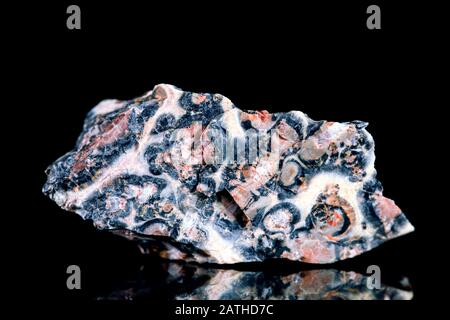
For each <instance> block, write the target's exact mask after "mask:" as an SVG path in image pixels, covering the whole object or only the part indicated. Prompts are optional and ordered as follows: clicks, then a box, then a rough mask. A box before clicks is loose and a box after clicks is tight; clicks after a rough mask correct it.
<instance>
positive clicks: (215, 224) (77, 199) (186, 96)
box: [43, 84, 414, 264]
mask: <svg viewBox="0 0 450 320" xmlns="http://www.w3.org/2000/svg"><path fill="white" fill-rule="evenodd" d="M366 126H367V123H365V122H361V121H352V122H345V123H338V122H329V121H313V120H311V119H310V118H309V117H308V116H307V115H306V114H304V113H302V112H300V111H291V112H287V113H274V114H270V113H269V112H267V111H242V110H240V109H238V108H237V107H235V106H234V105H233V103H232V102H231V101H230V100H229V99H227V98H226V97H224V96H222V95H220V94H196V93H190V92H184V91H181V90H180V89H178V88H176V87H174V86H171V85H165V84H162V85H157V86H156V87H155V88H154V89H153V90H152V91H150V92H148V93H147V94H145V95H144V96H142V97H140V98H137V99H134V100H130V101H118V100H105V101H102V102H100V103H99V104H98V105H97V106H96V107H94V108H93V109H92V110H91V111H90V112H89V113H88V115H87V118H86V120H85V123H84V127H83V132H82V134H81V135H80V137H79V139H78V141H77V144H76V148H75V149H74V150H73V151H71V152H69V153H67V154H66V155H64V156H63V157H61V158H60V159H58V160H56V162H55V163H53V164H52V165H51V166H50V167H49V168H48V169H47V171H46V173H47V175H48V180H47V182H46V184H45V185H44V187H43V192H44V193H45V194H46V195H48V196H49V197H50V198H51V199H53V200H54V201H55V202H56V203H57V204H58V205H59V206H61V207H62V208H64V209H66V210H69V211H74V212H76V213H77V214H79V215H80V216H82V217H83V218H84V219H92V220H93V222H94V224H95V226H96V227H98V228H101V229H112V230H119V231H118V232H119V233H120V234H123V235H126V236H129V237H132V238H137V239H141V240H142V239H144V240H142V241H144V243H145V237H157V238H158V239H160V241H161V245H162V246H164V247H165V249H166V250H164V251H163V252H164V255H165V257H167V258H169V259H184V260H195V261H198V262H213V263H222V264H224V263H237V262H247V261H262V260H265V259H269V258H287V259H291V260H298V261H303V262H308V263H331V262H334V261H336V260H342V259H346V258H350V257H354V256H356V255H358V254H360V253H362V252H365V251H368V250H370V249H372V248H374V247H376V246H378V245H379V244H381V243H383V242H385V241H386V240H389V239H392V238H395V237H398V236H400V235H403V234H406V233H408V232H411V231H413V229H414V228H413V226H412V225H411V224H410V223H409V221H408V220H407V219H406V217H405V216H404V214H403V213H402V211H401V210H400V209H399V208H398V207H397V206H396V205H395V204H394V202H393V201H392V200H390V199H388V198H385V197H384V196H383V195H382V187H381V184H380V183H379V182H378V181H377V180H376V171H375V169H374V161H375V155H374V142H373V139H372V137H371V135H370V134H369V133H368V132H367V131H366V129H365V127H366ZM142 241H141V242H142Z"/></svg>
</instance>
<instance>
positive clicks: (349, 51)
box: [9, 1, 433, 316]
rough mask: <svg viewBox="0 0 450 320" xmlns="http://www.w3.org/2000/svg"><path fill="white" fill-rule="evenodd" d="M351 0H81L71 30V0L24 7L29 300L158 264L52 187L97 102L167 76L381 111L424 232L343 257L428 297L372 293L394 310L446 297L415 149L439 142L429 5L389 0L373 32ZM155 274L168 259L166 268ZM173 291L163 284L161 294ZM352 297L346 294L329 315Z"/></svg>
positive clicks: (76, 297)
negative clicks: (49, 171) (429, 248)
mask: <svg viewBox="0 0 450 320" xmlns="http://www.w3.org/2000/svg"><path fill="white" fill-rule="evenodd" d="M338 2H339V3H336V2H330V3H327V2H323V1H319V2H314V3H315V4H312V3H311V2H306V3H305V4H302V5H298V4H295V5H294V4H291V3H290V2H282V1H276V2H267V3H262V2H254V3H252V2H249V3H247V4H246V5H245V6H244V5H243V4H242V3H239V2H236V3H233V2H215V3H214V4H212V3H211V2H210V3H208V2H205V3H201V2H199V3H197V4H196V5H192V4H189V5H188V4H186V3H184V4H176V3H164V2H147V3H146V4H145V5H144V4H142V3H139V4H138V3H134V2H130V1H123V2H122V3H114V4H113V3H111V2H103V3H97V5H94V4H93V3H91V2H89V3H88V2H87V1H76V2H74V3H76V4H78V5H80V7H81V20H82V22H81V23H82V29H81V30H68V29H67V28H66V18H67V14H66V8H67V6H68V5H69V4H72V2H67V1H60V2H58V3H55V4H50V3H46V4H39V5H34V6H29V5H26V6H25V5H24V7H22V8H18V10H19V13H20V14H21V17H22V19H21V20H15V22H12V24H11V25H10V27H11V29H10V30H11V31H14V30H18V29H19V26H23V25H22V23H23V21H25V20H26V21H27V22H28V23H30V22H31V25H32V26H31V27H29V28H28V29H25V31H24V33H21V36H19V37H15V36H13V32H11V33H10V34H9V35H10V36H11V38H12V40H13V42H14V45H16V47H17V48H19V50H18V51H19V52H18V56H17V57H18V58H20V62H19V63H20V65H21V67H23V68H24V69H26V72H27V75H26V77H20V79H18V81H19V84H20V85H21V92H20V93H19V94H18V95H17V98H16V103H17V104H18V105H20V106H21V108H20V110H19V111H18V112H17V114H18V115H19V116H20V115H21V113H23V116H24V117H25V118H26V121H25V124H24V125H25V126H26V129H27V130H26V134H29V133H31V136H32V141H31V143H30V145H29V146H28V147H27V156H26V157H25V158H21V159H23V160H24V161H23V162H24V163H23V164H22V163H21V162H20V160H17V161H16V162H17V163H19V162H20V164H21V166H22V168H25V173H26V176H27V178H26V179H27V193H28V194H29V195H30V197H27V199H26V200H23V198H22V199H21V200H19V201H26V202H27V203H26V204H25V203H24V205H21V206H20V207H19V209H17V208H16V209H15V211H16V212H17V211H19V212H17V213H16V214H17V215H20V216H23V217H26V219H27V221H28V222H27V225H26V227H30V229H31V231H30V232H32V233H31V234H32V235H33V236H31V237H30V236H27V237H26V239H24V240H25V242H26V243H25V244H24V245H23V247H25V250H23V249H22V250H20V251H19V249H18V250H17V251H16V253H18V252H20V253H19V255H20V256H22V258H24V259H25V262H24V263H22V266H23V265H24V264H25V266H29V265H32V266H33V268H35V270H39V276H38V277H35V280H37V281H36V283H35V285H33V287H34V289H36V290H25V291H23V292H22V294H21V299H25V300H27V301H33V300H36V301H37V300H40V299H39V298H44V300H46V301H47V302H48V301H50V302H52V301H64V302H66V303H80V305H83V306H84V305H90V306H92V305H93V303H92V300H93V299H94V298H95V297H96V296H97V295H99V294H102V293H105V292H108V290H111V289H113V288H114V286H115V285H116V284H117V283H118V282H120V281H122V280H123V279H127V278H129V277H133V275H134V274H135V273H136V271H137V269H138V268H139V266H140V265H141V264H142V263H147V264H151V261H150V262H149V261H148V260H146V259H145V258H143V257H141V256H140V255H139V253H138V251H137V248H135V246H134V245H133V244H132V243H129V242H128V241H126V240H124V239H121V238H117V237H115V236H113V235H110V234H107V233H103V232H98V231H96V230H95V229H94V228H93V227H92V225H91V223H90V222H86V221H83V220H82V219H81V218H79V217H78V216H76V215H74V214H70V213H67V212H64V211H63V210H61V209H59V208H58V207H57V206H56V204H54V203H53V202H52V201H51V200H49V199H47V198H46V197H44V196H43V195H42V194H41V191H40V189H41V187H42V185H43V184H44V182H45V179H46V177H45V174H44V170H45V168H46V167H47V166H48V165H49V164H50V163H52V162H53V161H54V160H55V159H57V158H58V157H59V156H61V155H62V154H64V153H65V152H67V151H69V150H71V148H73V146H74V144H75V141H76V138H77V136H78V134H79V133H80V131H81V127H82V122H83V119H84V116H85V115H86V113H87V112H88V111H89V110H90V109H91V108H92V107H93V106H95V105H96V104H97V103H98V102H99V101H100V100H102V99H106V98H117V99H130V98H134V97H136V96H139V95H142V94H143V93H144V92H146V91H148V90H150V89H152V88H153V86H154V85H156V84H158V83H169V84H173V85H176V86H178V87H180V88H182V89H184V90H187V91H194V92H209V93H221V94H223V95H225V96H227V97H228V98H230V99H231V100H232V101H233V102H234V103H235V104H236V105H237V106H238V107H240V108H241V109H267V110H269V111H272V112H278V111H288V110H293V109H297V110H301V111H303V112H305V113H307V114H308V115H309V116H310V117H311V118H313V119H317V120H319V119H327V120H334V121H350V120H363V121H367V122H369V123H370V125H369V127H368V130H369V132H370V133H371V134H372V135H373V137H374V139H375V142H376V156H377V160H376V168H377V171H378V178H379V180H380V181H381V182H382V183H383V186H384V194H385V195H386V196H387V197H389V198H391V199H394V200H395V201H396V203H397V204H398V205H399V206H400V208H402V210H403V211H404V212H405V213H406V215H407V217H408V219H409V220H410V221H411V223H412V224H413V225H414V226H415V227H416V231H415V232H414V233H413V234H409V235H407V236H404V237H401V238H399V239H395V240H393V241H390V242H388V243H386V244H383V245H382V246H381V247H379V248H377V249H375V250H373V251H371V252H369V253H366V254H363V255H362V256H360V257H357V258H355V259H351V260H348V261H345V262H342V263H338V264H337V265H336V266H335V267H337V268H342V269H345V270H354V271H358V272H363V273H364V272H365V268H366V267H367V266H368V265H370V264H377V265H379V266H380V267H381V270H382V277H383V282H387V283H390V282H392V283H394V282H395V281H396V280H398V278H400V277H401V276H407V277H408V278H409V279H410V281H411V283H412V286H413V290H414V299H415V301H413V302H410V303H407V304H405V303H402V304H390V305H389V306H386V305H383V306H382V308H379V306H380V304H376V306H374V305H373V304H372V305H370V306H371V307H372V308H371V310H373V312H376V313H378V315H380V316H381V315H382V314H383V312H384V311H383V310H385V309H386V310H387V312H389V313H390V312H393V311H400V312H410V313H411V314H412V313H413V312H414V310H416V308H418V306H420V302H421V301H424V300H426V299H430V298H433V296H432V295H431V296H430V291H429V290H427V289H425V286H426V284H428V281H429V280H428V279H425V278H424V277H423V274H424V273H426V272H429V265H426V264H425V263H424V262H423V261H424V260H427V259H428V258H427V253H426V251H424V250H423V248H422V247H421V246H423V241H424V240H423V239H424V238H425V237H426V235H425V232H426V230H427V228H426V227H425V223H426V221H425V220H426V219H425V217H426V215H425V214H424V210H425V200H424V199H423V189H424V188H426V187H425V185H426V183H427V179H428V178H427V177H426V175H424V174H422V173H420V172H419V171H420V170H421V169H420V165H419V164H418V163H417V160H414V161H411V150H416V149H417V148H420V146H423V145H424V143H426V138H425V137H424V135H423V134H421V130H420V128H422V129H423V128H424V127H423V126H422V123H423V122H424V120H425V119H424V118H423V116H422V115H420V114H419V113H418V112H416V110H417V109H418V108H420V107H422V106H423V105H422V98H423V97H422V94H423V92H422V90H423V87H422V82H423V80H424V78H423V77H422V72H423V71H424V69H426V66H425V65H424V58H423V54H425V52H426V51H427V49H426V44H425V42H424V41H426V35H424V34H422V29H421V28H420V27H418V25H417V24H414V23H412V22H411V21H414V20H415V19H414V18H412V17H416V15H417V14H418V12H419V11H422V14H426V13H425V11H424V10H422V8H421V7H416V6H414V5H405V4H397V6H394V5H393V4H392V3H385V2H380V1H375V2H374V3H375V4H378V5H380V7H381V10H382V29H381V30H368V29H367V28H366V19H367V14H366V8H367V6H368V5H369V4H372V2H370V3H369V2H360V3H354V4H349V3H346V2H345V1H338ZM11 61H12V60H11ZM11 63H12V64H14V63H13V62H11ZM23 97H26V98H23ZM427 108H432V106H427ZM22 135H23V136H24V137H25V132H24V131H22V130H20V132H17V131H16V132H15V137H16V138H22ZM28 137H29V135H28ZM425 161H426V159H425ZM418 185H419V186H421V187H417V186H418ZM27 230H28V229H27ZM23 247H22V248H23ZM24 251H25V253H24ZM70 264H77V265H80V266H81V269H82V270H83V280H82V281H83V282H82V286H83V290H81V291H77V292H74V291H69V290H67V289H66V286H65V279H66V273H65V271H66V267H67V266H68V265H70ZM277 267H279V268H286V266H284V265H281V266H280V265H278V266H277ZM260 268H262V269H263V270H266V269H271V268H273V266H272V265H262V266H260ZM289 268H300V269H301V268H304V266H289ZM425 269H426V270H428V271H424V270H425ZM25 272H26V271H25ZM154 272H155V273H156V274H157V272H160V270H158V268H157V267H155V270H154ZM22 277H25V275H24V274H22ZM36 278H37V279H36ZM38 283H39V284H38ZM169 295H170V292H164V290H162V291H161V294H160V295H159V298H161V299H165V298H167V297H168V296H169ZM299 304H300V303H299ZM291 307H292V308H295V305H294V306H292V305H291V306H290V308H291ZM317 307H318V305H317V304H315V305H313V306H309V308H305V306H303V308H304V309H303V310H305V311H313V310H314V309H316V308H317ZM298 308H301V306H298ZM345 308H346V307H342V306H340V305H333V308H331V309H330V308H328V309H324V310H325V311H324V313H325V314H329V315H334V314H335V313H340V312H343V310H345ZM363 308H364V307H363ZM363 308H361V309H363ZM333 309H334V310H333ZM289 310H290V309H289Z"/></svg>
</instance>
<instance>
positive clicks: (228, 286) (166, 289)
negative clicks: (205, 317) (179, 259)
mask: <svg viewBox="0 0 450 320" xmlns="http://www.w3.org/2000/svg"><path fill="white" fill-rule="evenodd" d="M161 267H162V268H164V270H165V272H166V278H165V279H161V277H160V276H158V279H153V278H152V276H151V273H150V275H147V276H144V274H145V272H144V269H145V268H142V269H141V272H140V273H139V275H138V276H137V277H136V279H132V280H130V281H127V282H126V284H124V285H123V286H122V288H120V289H117V290H114V291H113V292H111V293H108V294H106V295H103V296H101V297H98V299H99V300H146V299H154V298H155V297H156V298H160V299H161V298H162V297H164V298H167V299H175V300H204V299H205V300H206V299H208V300H229V299H232V300H269V299H270V300H272V299H273V300H409V299H412V297H413V292H412V289H411V287H410V285H409V282H408V280H407V279H406V278H404V279H403V280H402V281H401V283H400V284H399V285H396V287H392V286H387V285H382V286H381V288H380V289H369V288H368V286H367V277H366V276H364V275H362V274H359V273H356V272H352V271H340V270H336V269H318V270H302V271H298V272H294V273H290V274H283V275H280V274H270V273H267V272H262V271H239V270H231V269H215V268H204V267H201V266H198V265H188V264H179V263H174V262H165V263H162V264H161ZM149 276H150V277H149ZM162 283H164V284H162Z"/></svg>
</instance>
